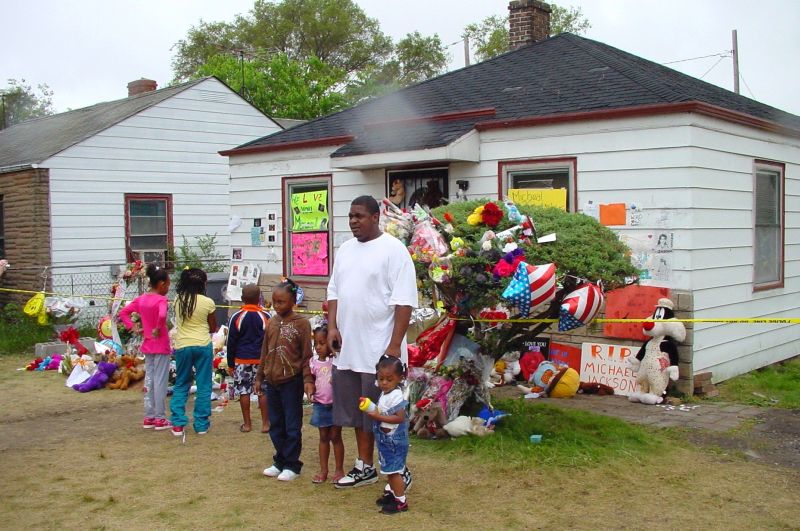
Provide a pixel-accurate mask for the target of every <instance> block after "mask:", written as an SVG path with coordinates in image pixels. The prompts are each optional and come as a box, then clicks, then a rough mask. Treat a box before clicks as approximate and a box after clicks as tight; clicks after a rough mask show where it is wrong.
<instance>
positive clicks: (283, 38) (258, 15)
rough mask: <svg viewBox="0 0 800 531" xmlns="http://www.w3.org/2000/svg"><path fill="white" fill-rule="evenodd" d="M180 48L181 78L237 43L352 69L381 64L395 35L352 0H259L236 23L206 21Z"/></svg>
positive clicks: (261, 51) (263, 53)
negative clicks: (315, 59) (313, 58)
mask: <svg viewBox="0 0 800 531" xmlns="http://www.w3.org/2000/svg"><path fill="white" fill-rule="evenodd" d="M176 48H177V53H176V55H175V58H174V59H173V63H172V66H173V69H174V70H175V76H176V80H178V81H182V80H186V79H190V78H192V77H193V76H194V75H195V74H196V71H197V68H198V67H199V66H200V65H202V64H203V63H205V62H206V61H208V60H209V59H210V58H211V57H212V56H214V55H217V54H219V53H221V52H225V51H228V52H231V51H234V50H236V49H243V50H245V51H247V52H248V53H251V54H256V55H261V56H262V57H263V56H266V55H269V54H275V53H283V54H286V55H287V56H288V57H289V58H290V59H293V60H296V61H303V60H307V59H310V58H311V57H316V58H317V59H319V60H321V61H322V62H324V63H327V64H328V65H329V66H331V67H333V68H336V69H340V70H342V71H343V72H344V73H346V74H348V75H350V74H354V73H355V72H358V71H360V70H362V69H364V68H367V67H370V66H379V65H380V64H382V63H383V61H384V59H385V58H386V56H387V55H388V54H390V53H391V51H392V40H391V38H389V37H388V36H387V35H385V34H384V33H383V32H382V31H381V30H380V24H379V23H378V21H377V20H376V19H374V18H370V17H368V16H367V15H366V13H364V11H363V10H362V9H361V8H360V7H359V6H358V5H356V3H355V2H353V0H282V1H281V2H279V3H273V2H269V1H267V0H256V2H255V4H254V6H253V9H251V10H250V12H249V14H248V15H245V16H241V15H240V16H238V17H237V18H236V20H235V21H234V22H233V23H225V22H213V23H205V22H202V21H201V22H200V25H199V26H197V27H192V28H191V29H190V30H189V34H188V35H187V37H186V39H182V40H180V41H178V43H177V44H176Z"/></svg>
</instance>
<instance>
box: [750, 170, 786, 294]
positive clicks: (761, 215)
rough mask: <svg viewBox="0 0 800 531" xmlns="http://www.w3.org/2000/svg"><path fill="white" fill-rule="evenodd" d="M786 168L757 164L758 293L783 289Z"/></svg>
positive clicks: (755, 276)
mask: <svg viewBox="0 0 800 531" xmlns="http://www.w3.org/2000/svg"><path fill="white" fill-rule="evenodd" d="M784 169H785V168H784V165H783V164H780V163H776V162H768V161H756V163H755V171H754V173H755V179H754V184H753V188H754V190H755V194H754V208H753V210H754V212H753V217H754V221H755V227H754V241H753V254H754V256H753V264H754V273H753V283H754V288H755V289H756V290H759V289H769V288H776V287H781V286H783V220H784Z"/></svg>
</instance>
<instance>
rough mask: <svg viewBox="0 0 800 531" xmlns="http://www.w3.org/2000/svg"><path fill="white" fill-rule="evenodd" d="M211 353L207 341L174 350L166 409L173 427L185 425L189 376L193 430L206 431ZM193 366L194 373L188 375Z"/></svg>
mask: <svg viewBox="0 0 800 531" xmlns="http://www.w3.org/2000/svg"><path fill="white" fill-rule="evenodd" d="M213 355H214V353H213V350H212V347H211V343H209V344H208V345H205V346H203V347H183V348H179V349H178V350H176V351H175V369H176V372H177V374H176V376H175V387H174V388H173V390H172V400H171V401H170V403H169V409H170V411H171V412H172V418H171V419H170V420H171V421H172V424H173V425H174V426H186V424H188V423H189V419H187V418H186V399H187V398H188V397H189V387H191V385H192V379H194V380H195V382H196V385H197V393H196V394H195V396H194V425H193V427H194V431H208V428H209V426H210V425H211V423H210V422H209V420H208V417H210V416H211V358H212V357H213ZM192 369H194V375H193V374H192Z"/></svg>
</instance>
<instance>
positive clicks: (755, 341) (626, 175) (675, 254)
mask: <svg viewBox="0 0 800 531" xmlns="http://www.w3.org/2000/svg"><path fill="white" fill-rule="evenodd" d="M720 135H721V136H720ZM724 146H727V149H723V148H724ZM335 149H336V147H330V148H324V149H322V148H318V149H315V150H296V151H292V152H288V151H287V152H274V153H263V154H254V155H240V156H233V157H231V176H232V188H231V209H232V212H233V213H234V214H236V215H239V216H241V217H242V218H247V217H253V216H256V215H257V214H258V213H259V212H262V211H263V210H265V209H276V210H280V199H281V186H282V184H281V181H282V178H283V177H292V176H300V175H312V174H331V175H332V176H333V216H334V220H333V227H334V231H335V234H334V242H335V244H336V245H337V246H338V245H340V244H341V242H342V241H343V240H345V239H347V238H348V237H350V232H349V228H348V225H347V217H346V216H347V212H348V209H349V202H350V201H351V200H352V199H353V198H354V197H356V196H357V195H361V194H372V195H374V196H376V197H382V196H383V195H384V194H385V173H384V168H380V169H376V170H365V171H355V170H332V169H331V167H330V159H329V154H330V153H332V152H333V151H335ZM551 158H575V159H576V161H577V178H576V182H577V205H576V206H577V209H578V210H579V211H580V210H582V209H583V207H584V205H586V204H587V202H588V201H590V200H591V201H593V202H594V204H602V203H626V205H628V207H630V206H631V205H636V207H637V209H638V210H639V211H640V212H641V213H642V218H641V222H640V224H639V225H637V226H630V225H627V226H624V227H613V228H614V229H615V230H616V231H617V232H618V233H619V234H620V237H621V238H622V239H623V240H627V241H629V242H636V241H643V240H644V241H646V240H647V238H649V237H651V235H653V234H654V233H656V232H669V233H672V235H673V251H672V253H671V257H672V262H673V263H672V270H671V274H670V276H669V279H668V280H643V281H642V284H644V285H655V286H665V287H668V288H670V289H672V290H673V298H678V299H679V300H680V302H679V303H678V304H679V308H680V310H681V316H682V317H693V316H696V317H758V316H794V317H796V316H797V315H796V313H797V309H798V303H797V302H796V300H797V297H796V295H797V293H796V292H797V291H798V289H800V281H799V280H798V278H797V277H798V275H800V266H799V265H798V264H800V256H799V255H800V207H799V206H798V196H800V182H798V174H799V173H800V171H798V170H800V168H798V165H797V164H798V160H800V154H798V143H797V142H796V141H794V140H792V141H790V140H787V139H786V138H784V137H780V136H778V135H772V134H770V133H766V132H760V131H754V130H751V129H749V128H746V127H741V126H737V125H732V124H729V123H727V122H722V121H719V120H715V119H712V118H705V117H701V116H697V115H694V114H688V113H687V114H673V115H662V116H653V117H639V118H627V119H617V120H605V121H594V122H583V123H580V122H577V123H563V124H556V125H546V126H539V127H529V128H513V129H497V130H489V131H483V132H481V133H480V162H478V163H470V162H454V163H451V164H449V180H450V183H449V189H450V192H451V198H450V199H451V200H454V199H455V198H454V197H453V196H454V194H455V191H456V190H457V185H456V182H455V181H456V180H459V179H468V180H469V182H470V187H469V190H468V192H467V195H468V197H469V198H470V199H478V198H484V197H490V198H495V197H497V194H498V163H499V162H502V161H513V160H529V159H551ZM754 158H758V159H771V160H778V161H780V162H784V163H786V197H787V200H786V267H785V278H786V281H785V286H784V287H783V288H781V289H778V290H769V291H765V292H759V293H753V291H752V271H753V257H752V233H753V229H752V164H753V159H754ZM337 163H341V160H338V161H337ZM262 190H263V191H262ZM281 215H282V213H281ZM281 227H282V228H284V227H283V220H281ZM246 230H249V229H246ZM246 230H245V228H244V227H243V228H242V229H240V231H237V234H234V235H233V236H232V240H233V241H234V245H236V246H241V247H243V248H244V249H245V259H252V260H255V261H258V260H261V259H263V258H264V257H265V256H266V251H265V250H264V249H261V248H250V247H249V246H248V243H249V241H248V239H247V236H246ZM265 271H267V272H270V273H273V274H278V273H281V272H282V271H283V264H282V261H281V255H280V252H278V253H277V261H275V262H272V263H270V264H269V267H268V268H267V269H266V270H265ZM792 297H794V299H792ZM759 312H761V313H759ZM793 314H795V315H793ZM687 328H688V329H689V337H688V338H687V341H686V342H684V346H683V347H682V352H681V360H682V361H681V376H682V378H686V377H687V373H688V375H691V373H692V372H699V371H704V370H711V371H714V377H715V380H717V381H719V380H722V379H726V378H728V377H731V376H733V375H735V374H740V373H742V372H745V371H747V370H750V369H752V368H755V367H758V366H762V365H765V364H767V363H772V362H775V361H779V360H781V359H785V358H787V357H789V356H791V355H796V354H798V353H800V341H798V338H799V337H800V334H798V331H797V327H796V326H794V327H792V326H791V325H755V324H737V325H732V324H729V325H703V324H697V325H695V326H691V324H689V326H687ZM591 335H592V337H594V338H595V340H599V341H604V342H615V341H617V340H615V339H614V338H603V337H602V335H595V334H591ZM575 337H576V338H578V336H577V335H576V336H575ZM578 339H579V338H578ZM576 341H577V339H576ZM578 342H579V341H578ZM619 342H620V343H623V344H625V343H626V342H625V341H619ZM734 345H736V347H735V348H732V347H733V346H734ZM688 387H689V390H691V382H689V383H688Z"/></svg>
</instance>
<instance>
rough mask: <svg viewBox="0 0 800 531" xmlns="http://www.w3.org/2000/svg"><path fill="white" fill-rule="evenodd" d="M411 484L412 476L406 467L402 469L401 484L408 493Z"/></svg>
mask: <svg viewBox="0 0 800 531" xmlns="http://www.w3.org/2000/svg"><path fill="white" fill-rule="evenodd" d="M413 482H414V476H412V475H411V471H410V470H409V469H408V467H405V468H404V469H403V483H405V485H406V492H408V489H410V488H411V484H412V483H413Z"/></svg>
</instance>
